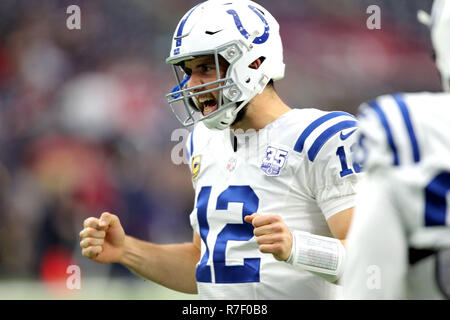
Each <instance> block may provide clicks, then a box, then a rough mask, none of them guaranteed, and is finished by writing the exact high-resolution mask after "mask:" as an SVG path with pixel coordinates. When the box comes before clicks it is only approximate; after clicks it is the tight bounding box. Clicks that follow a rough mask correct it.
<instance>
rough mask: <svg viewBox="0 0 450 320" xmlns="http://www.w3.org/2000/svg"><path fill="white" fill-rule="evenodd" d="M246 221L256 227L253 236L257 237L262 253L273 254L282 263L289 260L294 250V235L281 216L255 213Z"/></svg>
mask: <svg viewBox="0 0 450 320" xmlns="http://www.w3.org/2000/svg"><path fill="white" fill-rule="evenodd" d="M244 220H245V222H248V223H251V224H252V225H253V227H255V229H254V230H253V234H254V235H255V236H256V242H257V243H258V244H259V250H260V251H261V252H263V253H271V254H273V256H274V257H275V259H277V260H280V261H286V260H287V259H288V258H289V255H290V254H291V249H292V233H291V231H289V229H288V227H287V225H286V224H285V223H284V221H283V219H281V217H280V216H279V215H276V214H265V215H262V214H260V213H256V212H255V213H253V214H252V215H249V216H246V217H245V218H244Z"/></svg>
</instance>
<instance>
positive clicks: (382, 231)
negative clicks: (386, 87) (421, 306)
mask: <svg viewBox="0 0 450 320" xmlns="http://www.w3.org/2000/svg"><path fill="white" fill-rule="evenodd" d="M419 13H420V14H419V18H420V20H421V21H422V22H424V23H426V24H427V25H428V26H429V27H430V28H431V38H432V42H433V46H434V49H435V57H436V64H437V67H438V69H439V71H440V74H441V77H442V85H443V87H444V90H445V91H447V92H449V91H450V1H448V0H447V1H445V0H437V1H435V2H434V4H433V10H432V15H431V17H430V16H429V15H428V14H425V12H423V11H421V12H419ZM358 118H359V120H360V125H361V130H360V133H361V134H360V136H359V141H360V146H361V149H360V151H361V152H357V153H356V154H357V155H358V156H360V157H362V158H364V159H363V160H362V161H363V163H364V168H365V170H366V173H365V175H366V177H365V178H364V179H363V180H362V182H361V186H360V189H358V197H357V205H356V212H355V217H354V219H353V222H352V225H351V228H350V233H349V239H348V243H347V252H348V256H347V258H348V259H347V265H346V270H345V273H344V279H343V286H344V297H345V298H350V299H352V298H353V299H439V298H445V297H446V298H448V297H449V293H450V251H449V248H450V228H449V224H450V214H449V213H450V203H449V201H450V94H449V93H429V92H421V93H412V94H393V95H386V96H382V97H379V98H377V99H375V100H373V101H371V102H367V103H365V104H363V105H362V106H361V109H360V115H359V117H358Z"/></svg>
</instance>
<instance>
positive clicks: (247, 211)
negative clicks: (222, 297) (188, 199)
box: [196, 186, 261, 283]
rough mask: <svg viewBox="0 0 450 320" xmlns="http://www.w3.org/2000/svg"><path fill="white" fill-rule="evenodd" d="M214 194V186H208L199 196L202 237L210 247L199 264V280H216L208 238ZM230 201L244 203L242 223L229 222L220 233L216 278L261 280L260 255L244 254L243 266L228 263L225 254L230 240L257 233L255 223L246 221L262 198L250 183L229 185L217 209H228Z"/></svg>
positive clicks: (215, 256) (223, 280) (224, 280)
mask: <svg viewBox="0 0 450 320" xmlns="http://www.w3.org/2000/svg"><path fill="white" fill-rule="evenodd" d="M210 195H211V187H209V186H204V187H202V189H201V190H200V193H199V195H198V198H197V218H198V224H199V227H200V237H201V238H202V240H203V242H204V243H205V245H206V251H205V253H204V255H203V257H202V258H201V260H200V263H199V264H198V266H197V271H196V277H197V281H198V282H212V275H211V266H209V265H208V264H207V263H208V260H209V256H210V248H208V244H207V242H206V239H207V237H208V233H209V224H208V220H207V216H206V214H207V208H208V202H209V199H210ZM230 202H237V203H242V223H228V224H226V225H225V227H224V228H223V229H222V230H221V231H220V232H219V234H218V235H217V239H216V242H215V244H214V249H213V253H212V257H213V259H212V261H213V262H212V267H213V268H214V276H215V282H216V283H242V282H259V268H260V262H261V259H260V258H244V264H243V265H241V266H227V265H226V257H225V253H226V247H227V242H228V241H230V240H233V241H248V240H250V239H251V238H252V237H253V226H252V225H251V224H249V223H247V222H245V221H244V217H245V216H247V215H251V214H252V213H254V212H256V211H257V210H258V205H259V199H258V197H257V195H256V194H255V192H254V191H253V189H252V188H251V187H250V186H229V187H228V188H227V189H226V190H224V191H223V192H222V193H221V194H220V195H219V196H218V198H217V204H216V210H224V211H226V210H228V204H229V203H230ZM224 214H226V212H224Z"/></svg>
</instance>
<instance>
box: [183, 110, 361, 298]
mask: <svg viewBox="0 0 450 320" xmlns="http://www.w3.org/2000/svg"><path fill="white" fill-rule="evenodd" d="M355 130H356V121H355V118H354V117H353V116H351V115H349V114H347V113H344V112H323V111H320V110H316V109H293V110H290V111H289V112H287V113H286V114H284V115H282V116H281V117H279V118H278V119H276V120H275V121H274V122H272V123H270V124H269V125H267V126H266V127H264V128H263V129H261V130H259V131H253V132H245V133H242V132H241V133H238V132H235V134H236V139H237V150H236V152H235V151H234V150H233V145H232V143H231V137H230V132H231V131H230V130H228V129H227V130H222V131H217V130H209V129H207V128H206V127H205V126H204V125H203V124H202V123H200V124H198V125H197V126H196V127H195V128H194V130H193V131H192V133H191V135H190V136H189V139H188V141H187V145H186V147H187V154H188V157H189V159H190V161H189V162H190V168H191V172H192V178H193V184H194V188H195V206H194V210H193V212H192V214H191V216H190V219H191V225H192V227H193V229H194V231H195V232H197V233H198V234H199V235H200V237H201V239H202V248H201V258H200V261H199V263H198V265H197V271H196V277H197V283H198V292H199V297H200V298H201V299H236V300H240V299H334V298H336V294H337V293H338V289H339V288H338V286H336V285H334V284H331V283H329V282H327V281H325V280H324V279H322V278H320V277H317V276H315V275H313V274H312V273H309V272H307V271H304V270H299V269H297V268H295V267H293V266H292V265H290V264H288V263H286V262H281V261H277V260H276V259H275V258H274V257H273V256H272V254H263V253H261V252H260V251H259V249H258V244H257V243H256V240H255V237H254V235H253V226H252V225H251V224H249V223H247V222H244V217H245V216H247V215H250V214H252V213H254V212H258V213H261V214H279V215H280V216H281V217H282V218H283V220H284V222H285V223H286V224H287V226H288V227H289V228H290V230H303V231H307V232H311V233H313V234H318V235H323V236H328V237H332V234H331V232H330V230H329V227H328V225H327V219H328V218H330V217H331V216H333V215H334V214H336V213H338V212H340V211H342V210H345V209H348V208H350V207H353V206H354V194H355V191H354V186H355V184H356V181H357V175H356V174H355V171H356V172H359V170H360V168H359V166H357V165H353V163H352V162H351V161H350V159H351V156H350V152H351V150H350V149H351V146H352V144H356V142H355V141H356V140H355V138H354V137H355V136H356V135H354V134H353V133H354V131H355Z"/></svg>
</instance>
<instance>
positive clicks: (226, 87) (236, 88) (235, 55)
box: [166, 0, 285, 130]
mask: <svg viewBox="0 0 450 320" xmlns="http://www.w3.org/2000/svg"><path fill="white" fill-rule="evenodd" d="M205 55H212V56H214V59H215V63H216V72H217V80H216V81H212V82H209V83H205V84H202V85H198V86H195V87H191V88H187V87H186V83H187V81H188V80H189V75H187V74H185V73H184V71H183V68H182V67H183V63H184V61H186V60H189V59H193V58H195V57H196V56H205ZM219 55H220V56H221V57H223V58H224V59H225V60H226V61H227V62H228V63H229V67H228V69H227V72H226V76H225V77H224V78H221V77H220V72H219ZM258 58H261V61H263V62H262V64H261V65H260V66H259V68H258V69H253V68H250V64H251V63H252V62H254V61H255V60H257V59H258ZM166 63H168V64H170V65H172V68H173V71H174V73H175V78H176V81H177V86H176V87H175V88H174V89H173V90H172V91H171V92H170V93H169V94H167V95H166V99H167V102H168V103H169V106H170V108H171V109H172V111H173V112H174V114H175V116H176V117H177V119H178V120H179V121H180V123H181V124H182V125H183V126H185V127H186V126H191V125H193V124H195V123H197V122H199V121H203V122H204V124H205V125H206V126H207V127H208V128H211V129H220V130H222V129H225V128H227V127H228V126H230V125H231V124H232V123H233V121H234V120H235V119H236V115H237V113H238V112H239V110H241V109H242V108H243V107H244V106H245V105H246V104H247V103H248V102H249V101H250V100H251V99H253V97H254V96H256V95H257V94H259V93H261V92H262V91H263V89H264V88H265V87H266V85H267V83H268V82H269V81H270V80H271V79H272V80H279V79H282V78H283V77H284V68H285V66H284V63H283V46H282V43H281V38H280V33H279V25H278V22H277V21H276V20H275V18H274V17H273V16H272V15H271V14H270V13H269V12H268V11H267V10H266V9H264V8H263V7H261V6H260V5H258V4H257V3H255V2H252V1H248V0H209V1H205V2H203V3H200V4H198V5H197V6H195V7H194V8H192V9H191V10H189V11H188V12H187V13H186V14H185V15H184V16H183V18H182V19H181V20H180V22H179V23H178V26H177V28H176V29H175V33H174V36H173V42H172V48H171V50H170V56H169V58H167V60H166ZM213 84H214V85H217V87H216V88H213V89H209V90H201V91H199V90H200V89H201V88H203V87H206V86H210V85H213ZM213 91H217V92H218V95H219V99H218V100H219V101H217V106H218V108H217V109H216V110H215V111H213V112H212V113H210V114H208V115H206V116H203V115H202V114H201V112H200V109H199V108H198V107H197V106H198V102H197V98H196V97H197V96H199V95H204V94H205V93H211V92H213ZM176 105H178V107H180V106H181V108H177V106H176Z"/></svg>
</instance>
